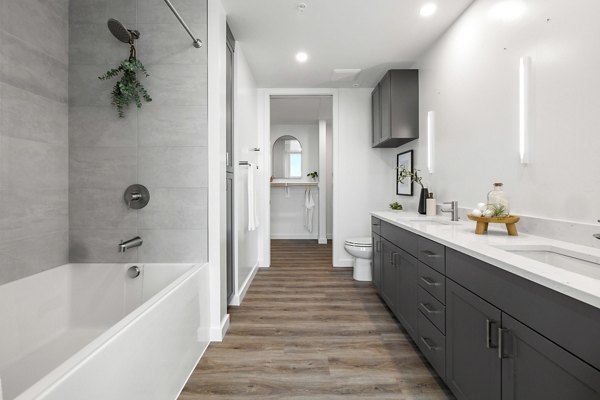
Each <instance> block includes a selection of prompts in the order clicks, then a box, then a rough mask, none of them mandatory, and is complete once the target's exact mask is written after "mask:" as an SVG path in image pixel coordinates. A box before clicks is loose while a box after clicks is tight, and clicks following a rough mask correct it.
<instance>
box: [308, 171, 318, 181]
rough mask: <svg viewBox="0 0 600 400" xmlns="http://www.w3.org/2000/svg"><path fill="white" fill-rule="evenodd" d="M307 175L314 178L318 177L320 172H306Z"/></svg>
mask: <svg viewBox="0 0 600 400" xmlns="http://www.w3.org/2000/svg"><path fill="white" fill-rule="evenodd" d="M306 176H308V177H310V178H313V179H317V178H318V177H319V173H318V172H317V171H313V172H310V173H308V174H306Z"/></svg>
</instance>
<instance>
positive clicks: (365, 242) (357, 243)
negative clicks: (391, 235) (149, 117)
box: [344, 237, 373, 247]
mask: <svg viewBox="0 0 600 400" xmlns="http://www.w3.org/2000/svg"><path fill="white" fill-rule="evenodd" d="M344 243H345V244H347V245H348V246H352V247H372V246H373V244H372V243H371V238H370V237H362V238H350V239H346V241H345V242H344Z"/></svg>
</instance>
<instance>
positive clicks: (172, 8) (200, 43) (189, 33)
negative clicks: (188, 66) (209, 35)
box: [165, 0, 202, 49]
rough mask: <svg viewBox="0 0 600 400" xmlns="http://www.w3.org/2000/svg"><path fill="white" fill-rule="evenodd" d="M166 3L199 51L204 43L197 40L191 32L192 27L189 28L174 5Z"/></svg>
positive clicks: (167, 0)
mask: <svg viewBox="0 0 600 400" xmlns="http://www.w3.org/2000/svg"><path fill="white" fill-rule="evenodd" d="M165 3H167V6H169V8H170V9H171V11H173V14H175V17H176V18H177V20H178V21H179V23H180V24H181V25H182V26H183V29H185V31H186V32H187V33H188V35H190V37H191V38H192V40H193V41H194V47H195V48H197V49H199V48H200V47H202V41H201V40H200V39H198V38H196V37H195V36H194V34H193V33H192V31H190V27H189V26H187V24H186V23H185V21H184V20H183V19H182V18H181V15H179V13H178V12H177V10H176V9H175V7H173V4H172V3H171V2H170V1H169V0H165Z"/></svg>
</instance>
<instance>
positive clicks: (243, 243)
mask: <svg viewBox="0 0 600 400" xmlns="http://www.w3.org/2000/svg"><path fill="white" fill-rule="evenodd" d="M234 56H235V59H234V60H235V65H234V73H235V77H234V92H235V103H234V118H235V120H234V140H233V144H234V164H233V165H234V168H235V177H236V178H235V188H234V201H235V210H234V220H235V230H236V231H235V235H234V236H235V239H234V241H235V249H237V251H236V252H235V253H236V254H235V266H236V287H235V293H234V298H233V299H232V304H239V302H240V300H241V299H240V296H242V295H243V293H244V291H245V290H246V289H247V285H248V284H249V282H247V281H248V279H249V278H250V276H251V274H252V272H253V271H254V269H255V268H257V267H258V246H259V238H260V235H261V233H260V232H261V226H259V227H258V229H257V230H255V231H252V232H249V231H248V169H249V167H246V166H240V165H239V161H249V162H251V163H253V164H255V165H259V169H258V170H256V169H255V170H254V171H255V188H256V192H257V196H255V199H256V204H258V205H260V204H261V203H260V202H261V199H260V195H261V188H260V186H261V185H262V184H263V182H262V179H261V178H260V177H261V174H264V173H265V172H264V171H265V168H264V166H263V165H260V164H261V160H260V153H259V152H256V151H251V149H254V148H256V147H259V148H260V142H261V140H262V139H261V138H260V137H259V135H258V129H257V124H258V122H257V91H256V83H255V81H254V76H253V74H252V71H251V69H250V67H249V65H248V63H247V61H246V58H245V56H244V50H243V44H242V43H240V42H237V43H236V47H235V53H234Z"/></svg>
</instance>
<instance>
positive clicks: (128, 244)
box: [119, 236, 144, 253]
mask: <svg viewBox="0 0 600 400" xmlns="http://www.w3.org/2000/svg"><path fill="white" fill-rule="evenodd" d="M142 243H144V241H143V240H142V238H141V237H139V236H136V237H134V238H133V239H129V240H126V241H122V240H121V243H119V253H125V252H126V251H127V249H132V248H134V247H140V246H141V245H142Z"/></svg>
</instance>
